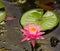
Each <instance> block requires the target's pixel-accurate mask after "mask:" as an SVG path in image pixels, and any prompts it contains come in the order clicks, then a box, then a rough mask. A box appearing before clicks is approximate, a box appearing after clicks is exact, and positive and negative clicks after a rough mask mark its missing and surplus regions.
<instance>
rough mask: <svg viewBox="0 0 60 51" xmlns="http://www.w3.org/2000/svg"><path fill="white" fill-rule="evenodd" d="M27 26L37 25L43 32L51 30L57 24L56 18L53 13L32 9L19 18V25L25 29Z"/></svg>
mask: <svg viewBox="0 0 60 51" xmlns="http://www.w3.org/2000/svg"><path fill="white" fill-rule="evenodd" d="M27 24H37V25H39V26H40V27H42V28H43V31H46V30H51V29H53V28H54V27H55V26H56V25H57V24H58V16H57V14H56V13H55V12H53V11H46V12H45V13H44V11H43V10H42V9H33V10H30V11H28V12H26V13H25V14H23V16H22V18H21V25H22V26H23V27H25V26H26V25H27Z"/></svg>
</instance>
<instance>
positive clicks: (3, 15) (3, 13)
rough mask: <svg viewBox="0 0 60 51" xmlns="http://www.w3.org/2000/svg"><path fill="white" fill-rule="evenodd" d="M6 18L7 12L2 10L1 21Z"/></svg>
mask: <svg viewBox="0 0 60 51" xmlns="http://www.w3.org/2000/svg"><path fill="white" fill-rule="evenodd" d="M5 18H6V12H5V11H0V23H1V22H3V21H4V20H5Z"/></svg>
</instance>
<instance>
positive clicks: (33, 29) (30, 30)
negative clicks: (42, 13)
mask: <svg viewBox="0 0 60 51" xmlns="http://www.w3.org/2000/svg"><path fill="white" fill-rule="evenodd" d="M21 31H22V32H23V33H24V35H25V37H24V38H23V39H22V40H21V42H24V41H26V40H29V41H31V44H32V46H33V47H34V46H35V43H36V40H38V39H44V37H43V36H42V34H44V33H45V32H42V28H41V27H39V26H37V25H36V24H34V25H32V24H28V25H27V26H26V27H25V28H24V29H21Z"/></svg>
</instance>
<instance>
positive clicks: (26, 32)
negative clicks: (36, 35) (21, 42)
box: [21, 29, 29, 35]
mask: <svg viewBox="0 0 60 51" xmlns="http://www.w3.org/2000/svg"><path fill="white" fill-rule="evenodd" d="M21 31H22V32H23V33H24V34H25V35H28V34H29V32H28V31H26V30H24V29H21Z"/></svg>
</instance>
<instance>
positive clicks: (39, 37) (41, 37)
mask: <svg viewBox="0 0 60 51" xmlns="http://www.w3.org/2000/svg"><path fill="white" fill-rule="evenodd" d="M37 39H45V38H44V37H43V36H38V37H37Z"/></svg>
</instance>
